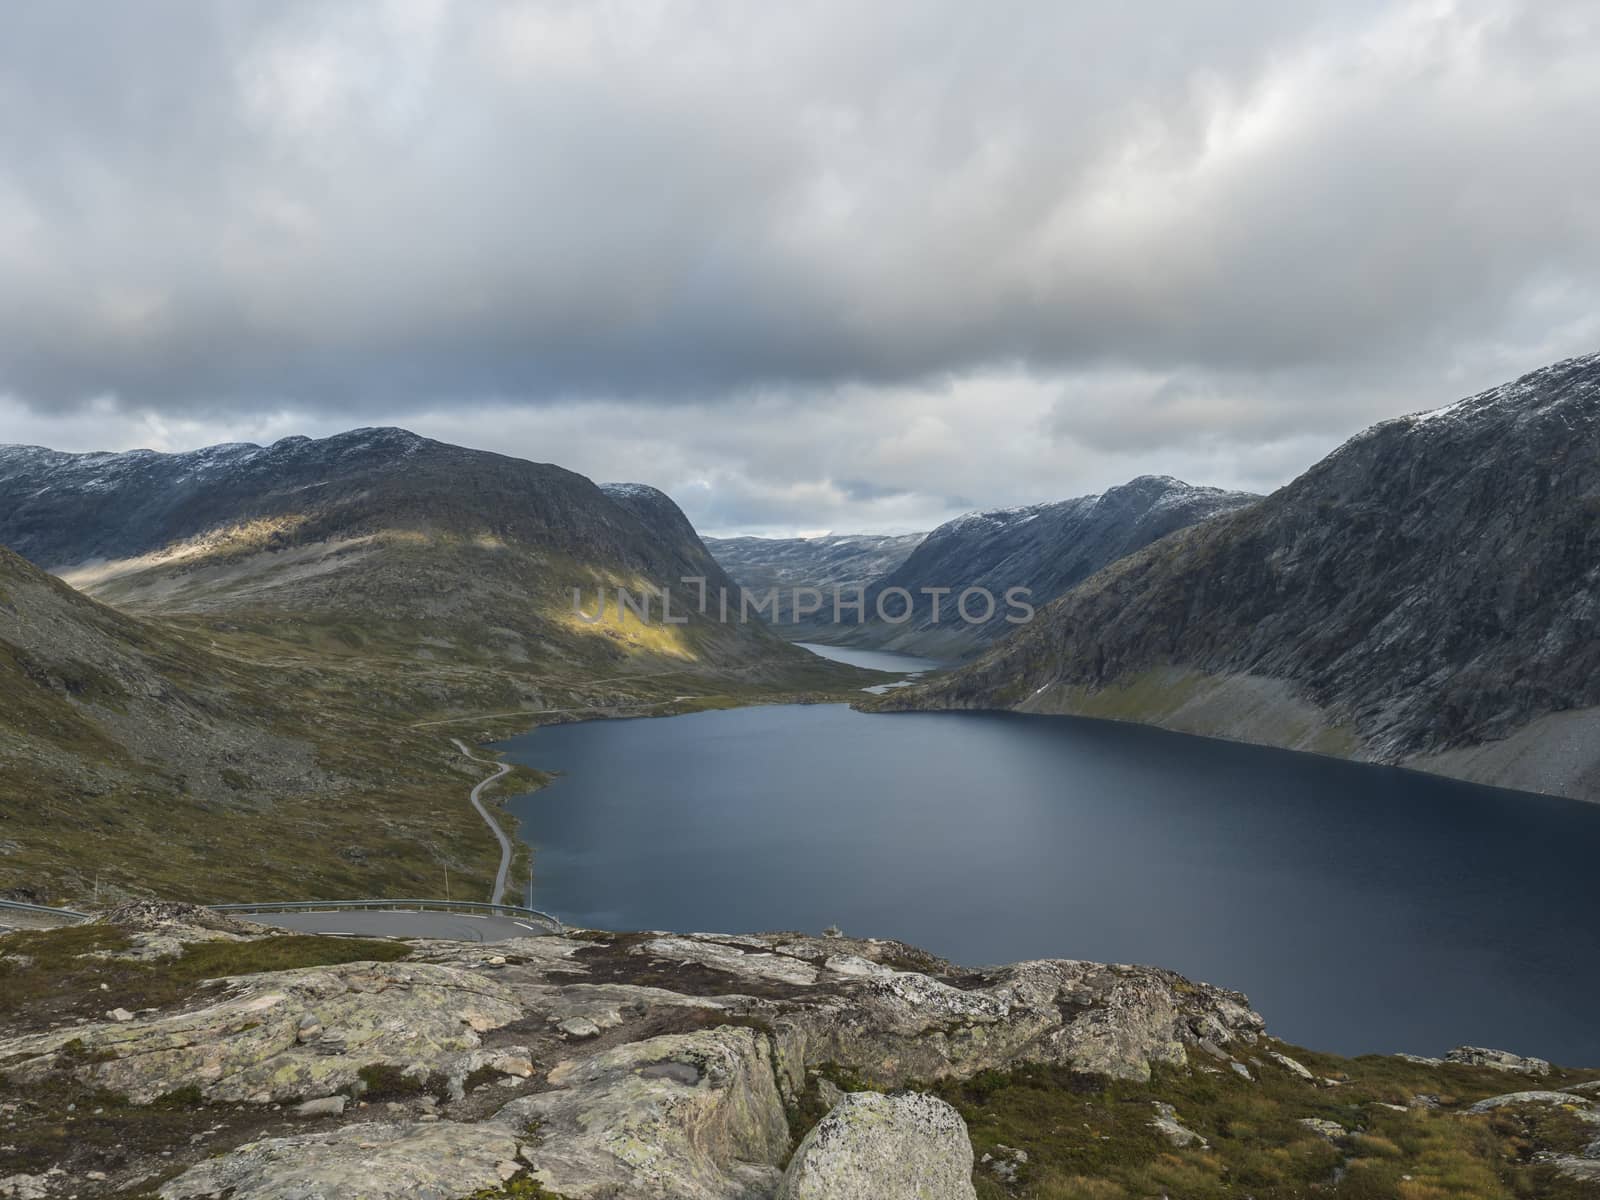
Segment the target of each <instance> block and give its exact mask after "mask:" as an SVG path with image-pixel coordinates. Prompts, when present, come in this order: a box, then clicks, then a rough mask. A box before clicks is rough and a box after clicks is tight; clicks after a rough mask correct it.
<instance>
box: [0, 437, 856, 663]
mask: <svg viewBox="0 0 1600 1200" xmlns="http://www.w3.org/2000/svg"><path fill="white" fill-rule="evenodd" d="M0 543H4V544H8V545H10V546H11V547H12V548H13V549H15V550H16V551H17V552H18V553H19V554H22V555H23V556H24V557H27V558H29V559H31V560H33V561H34V562H36V563H38V564H40V565H42V566H44V567H46V568H47V569H49V570H52V571H54V572H56V573H57V574H59V575H61V576H62V577H63V578H65V579H67V580H68V581H69V582H71V583H73V584H74V585H75V586H77V587H79V588H81V589H83V590H84V591H86V592H88V593H89V594H91V595H93V596H96V597H97V598H100V599H103V600H105V601H106V602H108V603H111V604H114V605H116V606H117V607H118V608H120V609H123V610H125V611H128V612H132V613H135V614H141V615H150V616H161V617H169V618H170V617H176V618H183V619H185V620H187V621H188V622H189V623H190V624H192V625H196V626H200V627H203V628H206V629H207V630H209V631H212V632H217V633H220V634H221V635H222V636H223V637H224V638H233V637H236V636H237V635H238V634H239V633H241V632H243V633H249V634H258V635H261V636H264V637H270V638H274V639H280V640H284V641H287V642H290V643H294V644H298V645H299V646H301V647H303V648H306V649H310V650H314V651H316V652H317V653H321V654H329V655H338V654H341V653H348V652H351V651H354V652H357V653H359V654H360V656H361V657H363V658H364V659H371V658H372V657H374V656H385V657H388V658H391V659H400V660H405V661H410V662H423V663H427V662H431V661H449V662H451V663H453V664H456V665H459V666H467V665H471V664H474V663H476V664H480V665H486V664H494V665H502V666H505V665H509V666H511V667H513V668H516V667H518V666H521V667H523V668H525V669H526V670H527V671H537V672H542V673H544V674H546V675H550V674H554V675H555V676H557V677H559V676H561V675H563V674H567V675H572V676H585V677H598V676H603V675H606V674H619V673H629V672H642V671H652V670H660V669H662V668H673V669H679V670H685V671H690V672H697V671H703V672H710V673H718V672H740V673H743V674H744V675H745V676H746V677H747V678H761V677H763V676H778V675H782V674H783V672H784V671H785V670H793V671H817V670H819V669H825V668H819V667H818V665H817V664H816V661H815V659H813V658H809V657H807V656H803V655H802V654H801V653H800V652H799V651H796V650H793V649H791V648H790V647H788V646H786V645H784V644H783V643H782V641H781V640H780V639H777V638H775V637H773V636H772V635H771V634H770V633H769V632H768V631H766V630H765V629H764V628H762V627H760V626H759V625H747V626H740V625H738V624H736V623H735V624H732V625H723V624H719V623H717V622H714V621H709V620H704V619H701V617H700V616H699V614H697V613H692V612H691V613H689V614H688V615H689V616H690V621H689V623H688V624H686V625H682V626H668V625H663V624H662V623H661V622H660V621H659V620H657V621H654V622H649V623H641V622H639V621H637V620H633V619H625V618H624V617H623V616H621V615H620V614H619V610H618V605H617V603H616V601H615V598H614V592H615V589H616V588H617V587H624V588H627V589H629V590H630V591H631V592H633V593H635V594H642V593H643V592H644V591H646V590H647V589H651V588H660V587H663V586H665V587H671V588H674V589H675V590H677V591H679V592H680V600H681V598H682V597H681V592H682V587H681V585H680V584H679V583H678V581H679V579H680V578H681V577H683V576H686V575H688V576H707V577H709V578H710V579H711V581H712V583H713V586H729V587H731V586H732V584H731V581H729V580H728V579H727V577H726V576H725V575H723V574H722V571H721V568H720V567H718V566H717V564H716V562H715V560H714V559H712V558H711V556H710V555H709V554H708V553H707V552H706V550H705V547H704V546H703V545H701V543H700V540H699V538H698V537H697V536H696V535H695V533H694V531H693V529H692V528H690V526H689V523H688V521H687V520H686V519H685V518H684V517H683V514H682V513H681V512H679V511H678V509H677V506H676V505H674V504H673V503H672V502H671V501H670V500H669V499H667V497H665V496H664V495H662V494H661V493H659V492H655V491H654V490H653V489H638V488H636V489H633V491H632V492H629V491H628V489H620V490H619V489H617V488H613V489H612V490H610V491H606V490H602V489H601V488H599V487H597V486H596V485H595V484H593V483H591V482H590V481H589V480H588V479H585V478H584V477H583V476H581V475H576V474H574V473H572V472H570V471H566V470H563V469H562V468H560V467H555V466H550V465H547V464H539V463H531V462H525V461H523V460H521V459H515V458H508V457H505V456H503V455H498V454H490V453H486V452H483V451H477V450H467V449H463V448H461V447H457V446H450V445H446V444H444V443H441V442H436V441H431V440H429V439H427V438H422V437H418V436H416V435H415V434H411V433H408V432H406V431H404V430H399V429H361V430H354V431H352V432H350V433H346V434H340V435H337V436H335V437H330V438H326V439H323V440H320V441H313V440H310V439H307V438H285V439H283V440H282V441H279V442H276V443H274V444H273V445H271V446H268V447H261V446H253V445H227V446H215V447H211V448H209V449H206V450H199V451H195V452H192V453H187V454H158V453H154V452H151V451H134V452H131V453H127V454H61V453H57V452H54V451H49V450H42V449H39V448H37V447H3V448H0ZM575 588H579V589H582V596H583V597H584V603H583V609H584V611H585V612H586V613H588V614H590V615H593V614H594V613H595V610H596V594H597V589H607V590H608V591H609V592H610V593H612V598H611V600H610V602H609V604H608V606H607V610H606V612H605V614H604V617H603V619H601V620H599V621H596V622H593V623H590V622H586V621H584V620H582V619H580V618H579V616H578V614H577V612H576V611H575V606H574V602H573V590H574V589H575ZM657 611H658V612H659V609H657Z"/></svg>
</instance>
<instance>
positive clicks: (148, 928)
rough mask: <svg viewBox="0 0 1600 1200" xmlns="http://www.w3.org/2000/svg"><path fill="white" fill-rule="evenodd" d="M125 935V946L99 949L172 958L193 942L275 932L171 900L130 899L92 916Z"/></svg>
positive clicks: (139, 958) (145, 958)
mask: <svg viewBox="0 0 1600 1200" xmlns="http://www.w3.org/2000/svg"><path fill="white" fill-rule="evenodd" d="M96 923H97V924H100V925H114V926H116V927H117V928H118V929H121V930H123V931H124V932H125V933H127V935H128V945H127V946H126V947H125V948H123V949H120V950H115V951H109V952H103V953H107V955H108V957H112V958H126V959H131V960H133V961H136V962H156V961H159V960H161V959H163V958H176V957H177V956H178V955H180V954H182V953H183V950H184V947H185V946H188V945H190V944H191V943H193V942H243V941H248V940H249V939H250V938H253V937H260V936H262V935H263V934H269V933H274V932H277V931H276V930H272V929H269V928H268V927H267V926H264V925H257V924H255V923H254V922H253V921H246V920H242V919H241V918H239V917H233V916H229V915H227V914H225V913H218V912H212V911H211V910H210V909H209V908H205V907H203V906H201V905H199V904H183V903H179V902H178V901H175V900H130V901H128V902H126V903H124V904H119V905H117V906H116V907H115V908H113V909H110V910H109V911H107V912H105V913H102V914H101V915H100V916H99V917H98V918H96Z"/></svg>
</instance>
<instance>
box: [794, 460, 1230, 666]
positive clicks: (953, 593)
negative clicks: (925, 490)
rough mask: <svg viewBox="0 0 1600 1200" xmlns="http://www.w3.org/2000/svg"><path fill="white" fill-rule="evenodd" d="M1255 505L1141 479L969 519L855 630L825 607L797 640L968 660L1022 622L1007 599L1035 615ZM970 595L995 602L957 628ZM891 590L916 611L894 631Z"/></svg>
mask: <svg viewBox="0 0 1600 1200" xmlns="http://www.w3.org/2000/svg"><path fill="white" fill-rule="evenodd" d="M1258 499H1259V497H1257V496H1252V495H1250V494H1249V493H1246V492H1228V491H1223V490H1221V489H1220V488H1209V487H1194V486H1192V485H1190V484H1187V483H1184V482H1182V481H1181V480H1177V479H1172V478H1170V477H1168V476H1165V475H1143V476H1140V477H1139V478H1138V479H1134V480H1132V481H1131V482H1129V483H1125V484H1123V485H1121V486H1120V487H1114V488H1112V489H1111V490H1110V491H1108V492H1106V493H1104V494H1103V495H1098V496H1080V497H1078V498H1076V499H1073V500H1060V501H1056V502H1054V503H1050V504H1035V505H1032V506H1029V507H1026V508H1006V509H994V510H991V511H988V512H978V513H969V514H968V515H966V516H964V517H957V518H956V519H955V520H954V521H949V522H947V523H946V524H944V525H941V526H939V528H937V529H935V530H934V531H933V532H932V533H930V534H929V535H928V536H927V537H926V538H925V539H924V540H923V542H922V543H921V545H919V546H918V547H917V548H916V549H915V550H913V551H912V552H911V554H910V555H908V556H907V558H906V560H905V561H904V562H903V563H901V564H900V565H899V566H898V567H896V568H895V569H893V570H891V571H889V572H887V573H886V574H884V575H882V576H881V577H879V578H878V579H876V580H874V581H873V582H872V584H871V585H870V586H869V587H868V588H867V591H866V615H867V619H866V620H865V621H863V622H860V623H857V622H856V621H855V620H854V619H853V618H852V617H851V615H850V614H849V613H848V612H846V613H845V614H844V617H845V621H844V623H834V621H833V619H832V617H833V614H832V610H831V607H829V608H827V609H826V610H825V611H824V612H822V613H819V614H818V615H817V616H816V617H815V618H813V619H812V622H811V623H808V624H806V625H803V626H801V627H800V629H801V631H802V636H804V637H806V638H808V639H811V640H815V641H820V642H829V643H832V644H836V645H842V646H873V647H878V648H881V649H887V650H897V651H904V652H906V653H911V654H926V655H930V656H932V657H935V658H949V659H955V658H962V657H966V656H969V655H971V654H974V653H976V652H978V651H980V650H982V649H983V648H984V647H985V646H987V645H989V644H990V643H992V642H993V641H995V640H996V639H997V638H1000V637H1003V636H1004V635H1005V634H1008V633H1010V632H1012V631H1013V630H1014V629H1016V628H1017V625H1016V624H1014V623H1010V622H1008V621H1007V617H1008V616H1014V617H1021V616H1023V615H1025V614H1024V613H1023V612H1022V610H1021V609H1019V608H1016V607H1013V606H1008V605H1007V604H1006V602H1005V596H1006V593H1007V592H1008V591H1009V590H1011V589H1013V588H1025V589H1027V590H1028V593H1029V596H1030V597H1031V603H1032V605H1034V606H1037V607H1042V606H1043V605H1044V604H1046V603H1048V602H1049V601H1050V600H1053V599H1054V598H1055V597H1057V596H1059V595H1060V594H1061V593H1062V592H1064V591H1066V590H1067V589H1068V588H1070V587H1072V586H1073V585H1074V584H1076V583H1078V582H1079V581H1081V580H1083V579H1087V578H1088V577H1089V576H1090V575H1092V574H1093V573H1094V572H1095V571H1097V570H1099V569H1100V568H1101V567H1103V566H1105V565H1106V564H1107V563H1109V562H1113V561H1115V560H1116V559H1118V558H1121V557H1122V556H1123V555H1125V554H1131V553H1132V552H1133V551H1135V550H1138V549H1140V548H1142V547H1144V546H1147V545H1149V544H1150V543H1151V542H1153V541H1156V540H1157V539H1159V538H1162V537H1165V536H1166V535H1167V534H1169V533H1172V532H1173V531H1174V530H1177V529H1183V528H1185V527H1186V526H1189V525H1193V524H1195V523H1196V522H1199V521H1205V520H1209V519H1210V518H1212V517H1215V516H1217V515H1218V514H1220V513H1227V512H1232V511H1235V510H1237V509H1239V508H1243V507H1246V506H1248V505H1250V504H1253V503H1255V502H1256V500H1258ZM973 587H977V588H984V589H986V590H987V591H988V592H989V593H990V594H991V595H992V596H993V597H994V600H995V604H994V609H993V611H992V613H990V614H989V616H988V617H987V619H982V618H983V616H984V609H985V605H984V603H983V602H982V600H981V598H980V597H973V598H972V599H971V600H970V601H969V604H968V609H967V611H968V614H969V615H971V616H973V617H974V618H979V621H978V622H977V623H969V622H967V621H965V620H963V619H962V617H961V613H960V611H959V605H960V594H961V592H962V591H964V590H965V589H967V588H973ZM891 588H903V589H904V590H905V591H906V592H909V593H910V594H911V596H912V598H913V600H914V601H915V605H914V607H913V608H912V609H911V617H910V619H909V620H907V621H905V622H904V623H901V624H895V623H892V622H891V621H884V620H881V619H879V617H878V615H877V614H878V611H879V604H880V598H881V599H882V609H883V611H884V612H886V613H887V614H888V615H889V616H890V617H891V618H893V617H898V616H900V614H901V613H902V612H903V611H905V609H904V607H903V606H904V598H903V597H899V596H888V597H885V596H884V593H885V592H886V591H888V590H889V589H891ZM924 588H942V589H948V594H947V595H942V596H940V597H939V599H938V604H937V607H936V606H935V604H934V602H933V599H932V598H931V597H930V596H927V595H924V593H923V590H922V589H924ZM830 601H831V596H830Z"/></svg>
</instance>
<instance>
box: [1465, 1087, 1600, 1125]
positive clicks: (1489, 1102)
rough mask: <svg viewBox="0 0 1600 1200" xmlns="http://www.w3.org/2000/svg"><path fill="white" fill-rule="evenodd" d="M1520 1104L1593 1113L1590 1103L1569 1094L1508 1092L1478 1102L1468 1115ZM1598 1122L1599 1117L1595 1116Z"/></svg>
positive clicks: (1469, 1110)
mask: <svg viewBox="0 0 1600 1200" xmlns="http://www.w3.org/2000/svg"><path fill="white" fill-rule="evenodd" d="M1522 1104H1559V1105H1562V1106H1563V1107H1571V1108H1574V1109H1579V1110H1581V1111H1586V1112H1589V1111H1593V1109H1592V1105H1591V1102H1590V1101H1588V1100H1586V1099H1584V1098H1583V1097H1581V1096H1576V1095H1574V1094H1573V1093H1571V1092H1538V1091H1535V1092H1508V1093H1506V1094H1505V1095H1504V1096H1490V1097H1489V1098H1488V1099H1486V1100H1479V1101H1478V1102H1477V1103H1476V1104H1474V1105H1473V1106H1472V1107H1471V1108H1469V1109H1467V1111H1468V1112H1470V1113H1486V1112H1493V1111H1494V1110H1495V1109H1497V1108H1512V1107H1515V1106H1517V1105H1522ZM1596 1119H1597V1120H1600V1115H1597V1118H1596Z"/></svg>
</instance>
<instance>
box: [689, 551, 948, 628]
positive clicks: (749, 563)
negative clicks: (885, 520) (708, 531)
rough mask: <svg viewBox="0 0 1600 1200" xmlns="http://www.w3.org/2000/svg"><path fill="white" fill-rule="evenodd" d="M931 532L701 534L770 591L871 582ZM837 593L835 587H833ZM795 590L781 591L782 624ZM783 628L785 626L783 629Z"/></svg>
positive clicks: (729, 567) (745, 576)
mask: <svg viewBox="0 0 1600 1200" xmlns="http://www.w3.org/2000/svg"><path fill="white" fill-rule="evenodd" d="M927 536H928V535H927V534H925V533H902V534H888V533H830V534H824V535H822V536H820V537H809V538H760V537H733V538H714V537H708V538H703V539H701V540H702V541H704V542H705V544H706V549H708V550H709V551H711V555H712V557H713V558H715V559H716V560H717V562H719V563H720V564H722V567H723V569H724V570H725V571H727V572H728V574H729V575H731V576H733V579H734V581H735V582H736V583H738V585H739V586H740V587H742V588H746V589H748V590H749V591H751V592H760V593H765V592H767V591H768V590H769V589H771V588H778V589H780V592H784V591H792V589H794V588H796V587H815V588H823V589H829V588H833V587H840V588H857V587H865V586H866V585H867V584H869V583H871V582H872V581H873V580H874V579H877V578H878V577H879V576H881V575H886V574H888V573H889V572H890V571H892V570H894V569H895V568H896V567H898V566H899V565H900V564H901V563H903V562H904V561H905V560H906V558H907V556H908V555H910V554H911V552H912V551H914V550H915V549H916V548H917V547H918V546H920V545H921V544H922V541H923V539H924V538H926V537H927ZM829 594H830V596H831V592H830V593H829ZM792 599H793V596H792V594H781V595H780V597H779V601H780V606H781V611H780V624H781V623H782V620H786V619H787V614H788V612H789V609H790V604H791V601H792ZM779 632H783V630H781V629H780V631H779Z"/></svg>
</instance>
